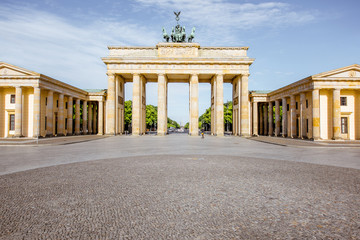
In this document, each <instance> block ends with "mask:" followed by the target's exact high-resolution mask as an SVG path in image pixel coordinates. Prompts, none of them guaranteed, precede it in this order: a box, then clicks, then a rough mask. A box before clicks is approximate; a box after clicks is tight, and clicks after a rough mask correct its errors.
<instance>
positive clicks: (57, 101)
mask: <svg viewBox="0 0 360 240" xmlns="http://www.w3.org/2000/svg"><path fill="white" fill-rule="evenodd" d="M56 107H57V108H58V107H59V100H56Z"/></svg>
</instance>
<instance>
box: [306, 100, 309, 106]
mask: <svg viewBox="0 0 360 240" xmlns="http://www.w3.org/2000/svg"><path fill="white" fill-rule="evenodd" d="M308 107H309V101H308V100H307V99H306V108H308Z"/></svg>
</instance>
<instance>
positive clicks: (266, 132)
mask: <svg viewBox="0 0 360 240" xmlns="http://www.w3.org/2000/svg"><path fill="white" fill-rule="evenodd" d="M268 119H269V117H268V103H264V135H265V136H267V135H268V134H269V132H268V129H269V128H268V127H269V122H268Z"/></svg>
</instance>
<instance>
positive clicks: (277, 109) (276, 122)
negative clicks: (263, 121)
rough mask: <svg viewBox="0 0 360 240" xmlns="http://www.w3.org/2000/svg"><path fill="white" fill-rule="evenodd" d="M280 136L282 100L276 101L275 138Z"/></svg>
mask: <svg viewBox="0 0 360 240" xmlns="http://www.w3.org/2000/svg"><path fill="white" fill-rule="evenodd" d="M279 136H280V100H275V137H279Z"/></svg>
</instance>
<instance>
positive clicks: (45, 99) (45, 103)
mask: <svg viewBox="0 0 360 240" xmlns="http://www.w3.org/2000/svg"><path fill="white" fill-rule="evenodd" d="M45 105H46V106H47V97H46V98H45Z"/></svg>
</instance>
